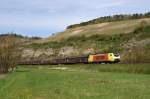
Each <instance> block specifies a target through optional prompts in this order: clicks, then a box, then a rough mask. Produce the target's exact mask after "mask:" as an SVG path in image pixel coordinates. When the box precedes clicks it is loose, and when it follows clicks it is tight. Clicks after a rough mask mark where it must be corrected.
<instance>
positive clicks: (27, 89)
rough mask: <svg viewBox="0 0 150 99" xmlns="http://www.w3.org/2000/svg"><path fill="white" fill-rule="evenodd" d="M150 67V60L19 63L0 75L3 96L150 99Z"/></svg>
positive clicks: (12, 98)
mask: <svg viewBox="0 0 150 99" xmlns="http://www.w3.org/2000/svg"><path fill="white" fill-rule="evenodd" d="M91 66H92V67H91ZM119 67H120V68H119ZM129 67H131V70H128V69H129ZM142 67H143V68H144V69H143V68H142ZM108 68H110V69H108ZM118 68H119V69H118ZM135 71H138V72H135ZM139 71H140V72H139ZM145 71H146V72H145ZM148 71H150V64H138V65H137V64H135V65H132V64H130V65H129V64H128V65H124V64H114V65H67V66H66V65H60V66H58V67H54V66H38V67H36V66H30V67H21V66H18V68H17V70H16V71H15V72H13V73H9V74H7V75H0V99H150V75H149V72H148Z"/></svg>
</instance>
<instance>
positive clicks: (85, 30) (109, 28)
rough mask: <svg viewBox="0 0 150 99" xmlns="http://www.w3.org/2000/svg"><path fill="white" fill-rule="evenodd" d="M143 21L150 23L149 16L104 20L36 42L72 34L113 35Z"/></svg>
mask: <svg viewBox="0 0 150 99" xmlns="http://www.w3.org/2000/svg"><path fill="white" fill-rule="evenodd" d="M143 21H145V22H147V24H150V18H143V19H134V20H126V21H117V22H105V23H99V24H93V25H86V26H81V27H76V28H70V29H67V30H65V31H64V32H60V33H57V34H55V35H54V36H50V37H48V38H46V39H42V40H39V41H37V42H36V43H45V42H49V41H58V40H63V39H67V38H69V37H74V36H86V37H88V36H92V35H96V34H98V35H101V34H105V35H113V34H121V33H130V32H132V31H133V30H134V29H136V28H137V27H139V26H140V24H141V22H143Z"/></svg>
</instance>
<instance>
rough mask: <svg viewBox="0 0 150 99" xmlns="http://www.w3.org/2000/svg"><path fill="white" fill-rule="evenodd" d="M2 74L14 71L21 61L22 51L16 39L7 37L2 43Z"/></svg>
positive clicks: (0, 64)
mask: <svg viewBox="0 0 150 99" xmlns="http://www.w3.org/2000/svg"><path fill="white" fill-rule="evenodd" d="M0 43H1V44H0V73H8V72H9V71H13V70H14V68H15V67H16V65H17V62H18V60H19V59H20V58H19V57H20V51H19V49H18V44H17V43H16V42H15V39H14V38H12V37H10V36H7V37H5V38H3V39H1V41H0Z"/></svg>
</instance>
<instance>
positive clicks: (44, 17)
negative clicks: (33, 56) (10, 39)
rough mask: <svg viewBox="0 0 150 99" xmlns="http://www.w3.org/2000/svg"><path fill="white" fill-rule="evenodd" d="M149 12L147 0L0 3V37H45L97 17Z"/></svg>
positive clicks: (5, 0)
mask: <svg viewBox="0 0 150 99" xmlns="http://www.w3.org/2000/svg"><path fill="white" fill-rule="evenodd" d="M148 11H150V0H0V34H2V33H7V32H16V33H18V34H22V35H26V36H41V37H47V36H50V35H51V34H52V33H56V32H60V31H63V30H65V28H66V26H68V25H71V24H74V23H80V22H83V21H87V20H91V19H94V18H97V17H100V16H106V15H114V14H126V13H127V14H130V13H143V12H148Z"/></svg>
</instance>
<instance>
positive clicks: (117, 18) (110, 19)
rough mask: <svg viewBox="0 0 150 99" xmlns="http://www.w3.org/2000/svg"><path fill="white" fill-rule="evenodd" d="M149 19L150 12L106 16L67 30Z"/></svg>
mask: <svg viewBox="0 0 150 99" xmlns="http://www.w3.org/2000/svg"><path fill="white" fill-rule="evenodd" d="M149 17H150V12H148V13H145V14H138V13H136V14H132V15H123V14H120V15H114V16H105V17H100V18H97V19H94V20H90V21H88V22H82V23H80V24H74V25H70V26H68V27H67V29H70V28H75V27H80V26H85V25H90V24H98V23H104V22H114V21H121V20H130V19H140V18H149Z"/></svg>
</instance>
